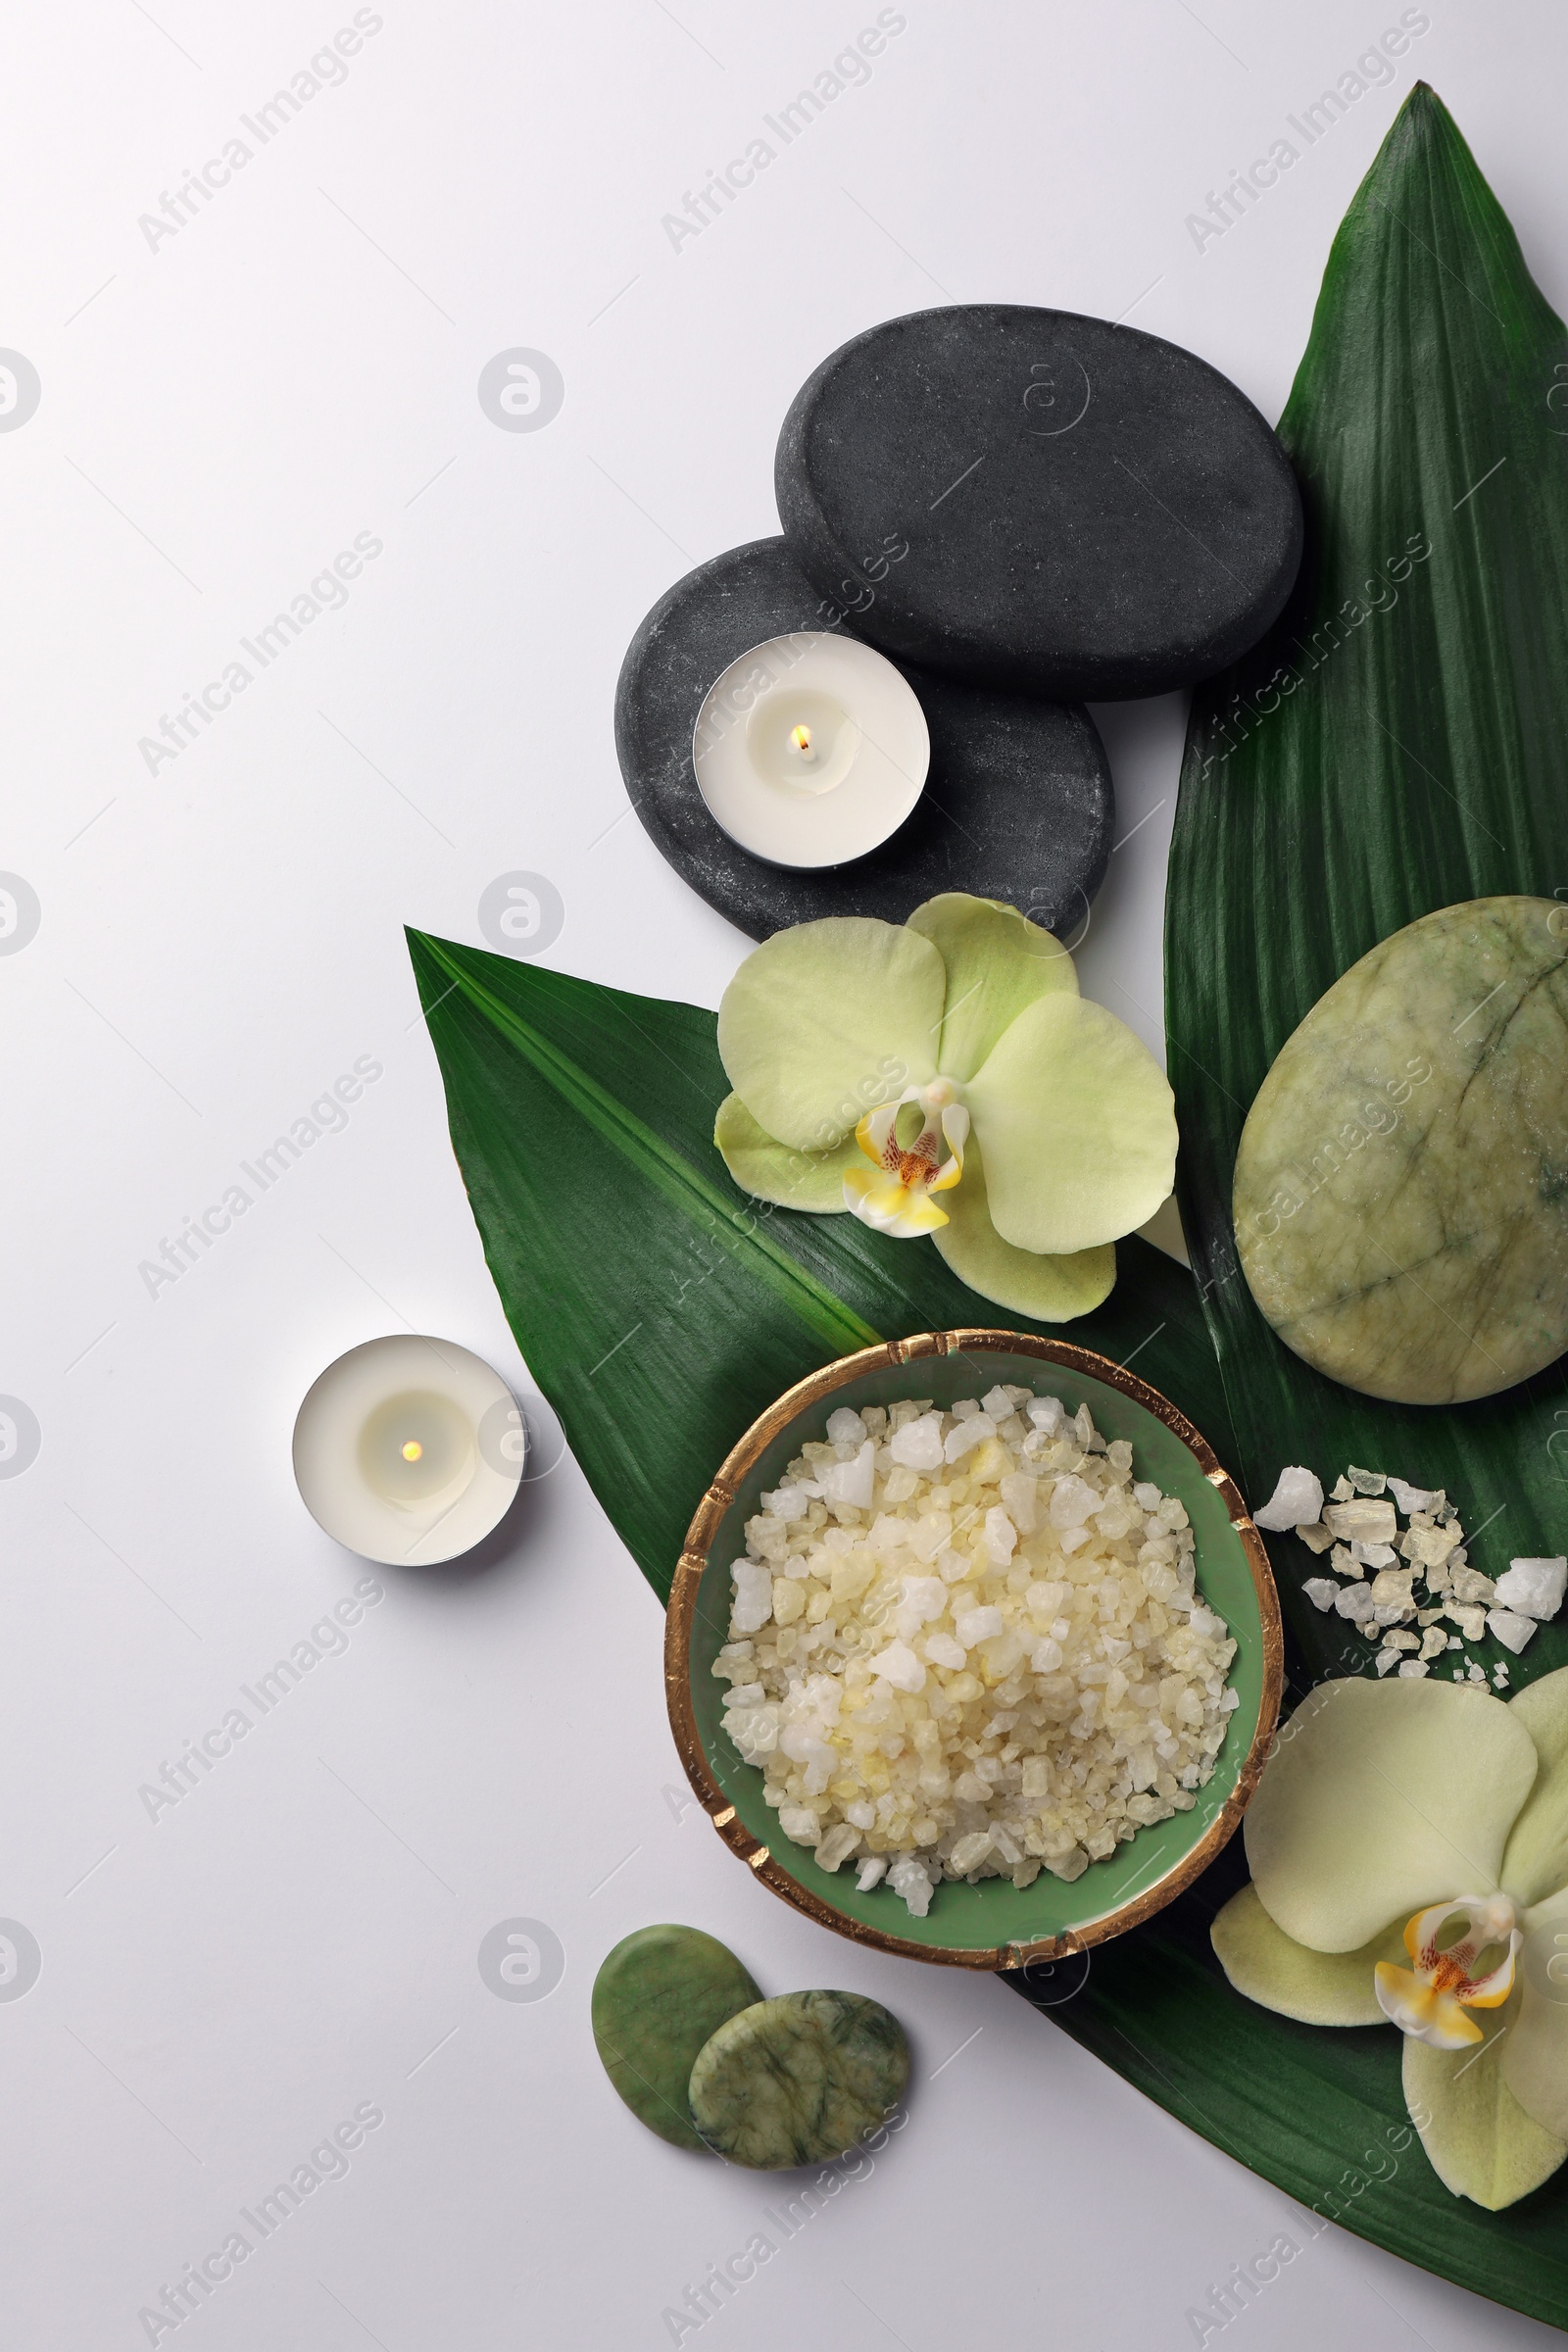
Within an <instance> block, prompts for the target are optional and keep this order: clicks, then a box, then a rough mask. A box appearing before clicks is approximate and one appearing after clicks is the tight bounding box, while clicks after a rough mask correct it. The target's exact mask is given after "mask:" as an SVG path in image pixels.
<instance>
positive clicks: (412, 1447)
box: [403, 1438, 424, 1462]
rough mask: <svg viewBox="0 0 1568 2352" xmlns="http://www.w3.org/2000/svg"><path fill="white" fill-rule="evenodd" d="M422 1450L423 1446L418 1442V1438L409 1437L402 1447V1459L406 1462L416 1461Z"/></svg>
mask: <svg viewBox="0 0 1568 2352" xmlns="http://www.w3.org/2000/svg"><path fill="white" fill-rule="evenodd" d="M423 1451H424V1447H423V1446H421V1445H420V1444H419V1441H418V1439H417V1438H411V1439H410V1440H409V1442H408V1444H407V1445H406V1446H404V1448H403V1459H404V1460H405V1461H406V1462H417V1460H418V1458H419V1456H420V1455H421V1454H422V1453H423Z"/></svg>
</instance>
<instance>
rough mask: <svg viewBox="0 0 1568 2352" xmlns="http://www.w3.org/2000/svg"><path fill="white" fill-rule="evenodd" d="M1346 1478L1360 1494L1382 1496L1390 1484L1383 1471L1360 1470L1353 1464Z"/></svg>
mask: <svg viewBox="0 0 1568 2352" xmlns="http://www.w3.org/2000/svg"><path fill="white" fill-rule="evenodd" d="M1346 1476H1347V1477H1348V1480H1349V1482H1350V1484H1351V1486H1352V1487H1353V1488H1354V1489H1355V1491H1356V1493H1357V1494H1358V1495H1381V1494H1382V1492H1383V1490H1384V1488H1385V1487H1386V1486H1387V1485H1388V1483H1389V1482H1388V1480H1387V1479H1386V1478H1385V1477H1384V1475H1383V1473H1382V1471H1381V1470H1358V1469H1357V1468H1356V1466H1355V1464H1354V1463H1353V1462H1352V1463H1351V1464H1350V1466H1349V1468H1348V1471H1347V1472H1346Z"/></svg>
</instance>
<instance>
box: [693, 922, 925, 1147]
mask: <svg viewBox="0 0 1568 2352" xmlns="http://www.w3.org/2000/svg"><path fill="white" fill-rule="evenodd" d="M946 989H947V973H946V970H945V969H944V966H943V962H942V957H941V956H940V955H939V954H938V953H937V951H936V949H935V948H934V947H933V946H932V945H931V942H930V941H929V940H928V939H922V938H921V937H920V935H919V933H918V932H916V931H909V930H907V929H906V928H905V926H904V925H903V924H902V923H882V922H877V921H875V920H874V919H873V918H872V917H870V916H868V915H830V916H828V917H826V918H825V919H824V920H823V921H821V922H815V923H801V924H798V925H797V926H796V927H795V929H793V930H790V931H776V932H775V933H774V934H773V937H772V938H771V939H767V940H764V941H763V942H762V945H761V946H760V948H758V949H756V950H754V952H753V953H752V954H751V955H750V956H747V958H746V961H745V962H744V963H743V964H742V965H741V968H740V970H739V971H738V972H737V973H736V974H735V977H734V979H733V980H731V982H730V984H729V986H728V988H726V989H725V991H724V995H723V998H722V1000H721V1002H720V1004H719V1007H718V1052H719V1058H720V1059H721V1060H722V1062H723V1064H724V1068H725V1070H726V1071H727V1072H728V1074H729V1082H730V1084H731V1086H732V1087H733V1088H734V1089H735V1092H736V1093H737V1094H738V1095H739V1096H740V1098H741V1101H742V1102H743V1103H745V1105H746V1107H747V1109H748V1110H749V1111H750V1112H751V1114H752V1116H753V1118H754V1119H756V1120H757V1121H758V1123H759V1125H760V1127H761V1128H762V1129H763V1131H764V1133H766V1134H768V1135H771V1136H773V1137H774V1138H776V1140H777V1141H778V1142H779V1143H781V1144H789V1145H791V1146H792V1147H793V1148H794V1149H795V1150H796V1151H797V1152H827V1151H831V1150H832V1149H833V1147H834V1145H836V1144H838V1143H840V1142H842V1140H843V1139H844V1137H845V1136H846V1135H848V1134H850V1133H851V1132H852V1130H853V1129H854V1128H855V1126H856V1125H857V1124H858V1121H859V1119H860V1118H861V1116H862V1115H863V1114H864V1112H865V1111H866V1110H867V1109H868V1108H869V1107H870V1106H871V1104H872V1103H880V1102H885V1101H886V1100H887V1098H888V1097H889V1096H890V1095H896V1094H898V1093H899V1092H900V1090H901V1089H902V1088H904V1087H905V1086H908V1085H916V1086H918V1085H922V1084H924V1082H925V1081H926V1080H927V1079H929V1078H932V1077H934V1076H935V1074H936V1066H937V1063H936V1047H937V1037H938V1033H939V1031H940V1029H941V1025H942V1000H943V996H944V994H945V992H946Z"/></svg>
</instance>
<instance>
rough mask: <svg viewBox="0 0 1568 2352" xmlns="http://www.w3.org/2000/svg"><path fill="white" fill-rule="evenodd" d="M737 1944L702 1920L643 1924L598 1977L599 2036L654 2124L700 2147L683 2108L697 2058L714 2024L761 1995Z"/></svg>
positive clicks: (640, 2114) (607, 2057) (616, 2077)
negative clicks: (708, 1932)
mask: <svg viewBox="0 0 1568 2352" xmlns="http://www.w3.org/2000/svg"><path fill="white" fill-rule="evenodd" d="M760 1997H761V1996H760V1993H759V1991H758V1988H757V1986H756V1985H754V1984H753V1983H752V1980H751V1978H750V1977H749V1976H748V1975H747V1973H746V1971H745V1969H744V1968H742V1966H741V1964H740V1962H739V1961H738V1960H737V1959H736V1957H735V1955H734V1953H733V1952H731V1951H728V1950H726V1948H725V1946H724V1945H723V1944H721V1943H719V1942H718V1941H717V1940H716V1938H715V1937H713V1936H705V1935H704V1934H703V1932H702V1930H701V1929H700V1928H680V1927H657V1928H639V1929H638V1930H637V1933H636V1934H635V1936H626V1937H625V1939H624V1941H622V1942H620V1943H617V1944H616V1946H615V1948H614V1950H613V1952H611V1953H609V1954H608V1955H607V1957H606V1959H605V1961H604V1964H603V1966H602V1967H601V1968H600V1971H599V1974H598V1976H597V1977H595V1979H594V1991H593V2027H594V2042H595V2045H596V2047H597V2048H598V2051H599V2055H600V2058H601V2059H602V2060H603V2062H604V2069H605V2072H606V2074H607V2075H608V2076H609V2077H610V2080H611V2081H612V2082H613V2084H614V2085H615V2088H616V2089H617V2090H618V2091H619V2093H620V2095H621V2097H622V2098H623V2099H624V2100H625V2102H626V2104H627V2106H628V2107H629V2108H630V2109H631V2111H632V2113H633V2115H635V2116H636V2117H637V2118H638V2119H639V2120H640V2121H641V2122H642V2123H645V2124H646V2125H647V2126H648V2129H649V2131H657V2132H658V2133H659V2136H660V2138H661V2139H667V2140H669V2141H670V2142H671V2144H672V2145H673V2146H675V2147H677V2148H700V2147H702V2145H703V2141H702V2139H701V2138H700V2137H699V2135H698V2133H697V2132H696V2131H694V2130H693V2129H692V2123H691V2118H690V2116H689V2114H688V2113H687V2108H686V2086H687V2084H688V2082H690V2081H691V2072H692V2062H693V2060H694V2059H695V2058H696V2056H697V2054H698V2052H699V2050H701V2049H702V2047H703V2044H704V2043H705V2042H706V2041H707V2040H708V2038H709V2036H710V2034H712V2033H713V2031H714V2030H715V2028H717V2027H719V2026H721V2025H722V2024H723V2023H724V2021H725V2019H726V2018H729V2017H733V2016H734V2015H735V2012H736V2010H737V2009H746V2008H749V2007H751V2005H752V2004H753V2003H754V2002H756V2001H758V2000H760Z"/></svg>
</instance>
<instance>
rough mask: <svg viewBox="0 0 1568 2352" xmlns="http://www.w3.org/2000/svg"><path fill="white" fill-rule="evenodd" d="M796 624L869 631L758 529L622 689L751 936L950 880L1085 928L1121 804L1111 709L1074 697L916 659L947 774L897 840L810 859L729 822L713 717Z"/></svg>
mask: <svg viewBox="0 0 1568 2352" xmlns="http://www.w3.org/2000/svg"><path fill="white" fill-rule="evenodd" d="M796 629H833V630H835V631H836V632H837V633H838V634H839V635H841V636H847V637H848V636H854V635H856V634H857V632H856V631H854V630H851V629H848V628H846V627H845V626H844V620H843V615H842V612H841V610H840V608H839V607H837V606H835V605H833V604H832V603H831V602H830V601H829V600H827V599H824V598H822V597H819V596H818V595H817V593H816V591H815V589H814V588H812V587H811V585H810V584H809V581H808V580H807V579H806V577H805V576H804V574H803V573H802V572H801V571H800V570H799V569H798V568H797V566H796V564H794V563H793V562H792V561H791V558H790V555H789V553H788V550H787V549H786V547H785V545H784V542H783V540H782V539H759V540H756V541H754V542H753V544H752V545H751V546H749V547H736V548H732V549H731V550H730V551H729V553H728V554H727V555H722V556H715V557H714V558H713V559H712V561H711V563H708V564H700V565H699V567H698V568H697V570H696V571H693V572H688V574H687V575H686V577H685V579H683V580H678V581H677V582H676V584H675V586H674V587H673V588H671V589H670V590H669V591H668V592H667V593H666V594H665V595H664V596H662V597H661V598H660V600H659V603H658V604H657V605H656V606H655V607H654V609H653V611H652V612H651V613H649V615H648V617H647V619H646V620H645V621H644V622H643V624H642V626H641V628H639V630H638V631H637V634H636V636H635V637H634V638H633V639H632V641H631V644H630V646H629V647H628V649H627V653H626V659H625V661H624V662H622V664H621V671H620V683H619V685H618V687H617V688H616V691H615V749H616V751H617V753H618V755H619V758H620V770H621V774H622V775H623V776H624V778H625V780H626V790H627V792H628V793H629V794H630V796H631V801H632V806H633V807H634V808H635V809H636V811H637V814H638V815H639V816H640V817H641V819H642V821H643V824H644V826H645V828H646V829H647V831H648V833H649V834H650V835H651V836H652V838H653V841H654V843H655V845H656V847H657V848H658V849H659V850H660V852H661V853H662V856H663V857H664V858H667V859H668V861H669V863H670V864H671V865H672V866H673V867H674V869H675V871H676V873H678V874H679V875H680V877H681V879H682V880H683V881H685V882H688V883H690V885H691V887H692V889H693V890H695V891H696V892H697V894H698V896H699V897H700V898H704V899H706V900H707V901H708V903H709V905H710V906H711V907H717V909H718V911H719V913H720V914H722V915H725V916H727V917H728V919H729V920H730V921H731V922H732V923H734V924H735V926H736V927H737V929H738V930H741V931H744V932H745V933H746V934H747V935H748V936H749V937H750V938H752V939H765V938H767V937H768V935H769V934H770V933H771V932H774V931H780V930H783V929H784V928H785V927H786V925H788V924H791V923H804V922H809V921H811V920H813V919H814V918H815V917H816V916H818V915H824V914H875V915H880V916H882V917H883V919H884V920H885V921H887V922H890V923H902V922H903V921H904V919H905V917H906V916H907V914H909V913H911V912H912V911H913V909H914V908H915V907H918V906H919V905H920V903H921V901H922V900H924V899H929V898H934V897H935V896H936V895H937V893H938V892H940V891H945V890H966V891H970V892H972V893H973V894H974V896H975V897H977V898H984V899H1003V900H1005V901H1006V902H1007V903H1008V904H1009V905H1011V906H1014V907H1021V908H1022V909H1023V910H1024V912H1025V913H1028V914H1031V915H1032V916H1033V918H1034V920H1035V921H1036V922H1038V923H1042V924H1044V925H1045V927H1046V928H1047V929H1048V930H1054V931H1057V932H1059V933H1062V934H1065V935H1066V936H1068V937H1069V938H1070V937H1072V936H1074V935H1075V933H1076V931H1077V930H1078V928H1079V927H1080V926H1081V925H1082V923H1083V920H1084V918H1085V916H1086V914H1087V913H1088V910H1089V903H1090V901H1091V900H1092V899H1093V897H1094V895H1095V892H1096V891H1097V890H1098V889H1099V887H1100V884H1101V881H1102V879H1103V875H1104V871H1105V861H1106V859H1107V858H1108V857H1109V855H1110V829H1111V819H1112V815H1113V806H1112V800H1111V788H1110V770H1109V768H1108V766H1107V764H1106V761H1105V753H1104V747H1103V744H1102V743H1101V740H1100V737H1099V734H1098V733H1097V732H1096V729H1095V725H1094V722H1093V720H1092V719H1091V718H1090V717H1089V715H1088V713H1087V711H1082V710H1079V709H1076V708H1074V707H1070V706H1068V705H1064V704H1061V703H1048V702H1042V701H1038V700H1036V699H1034V698H1033V697H1025V696H1022V695H1013V694H999V693H994V692H989V691H985V690H976V689H974V688H972V687H966V686H960V685H958V684H957V683H956V681H955V680H953V679H951V678H945V677H941V676H938V675H937V674H936V673H935V672H934V671H921V670H918V669H915V668H912V667H910V666H909V665H908V664H907V663H901V664H900V667H901V668H902V669H903V670H904V674H905V675H906V677H907V679H908V681H909V684H910V685H911V686H912V687H913V689H914V691H915V693H916V694H917V695H918V696H919V698H920V703H921V706H922V708H923V710H924V711H925V716H926V724H927V726H928V728H929V729H930V734H931V770H930V775H929V778H928V781H927V784H926V789H925V792H924V795H923V796H922V798H921V801H920V803H919V806H918V807H917V808H916V809H915V810H914V813H913V815H912V816H910V817H909V818H908V819H907V821H906V822H905V823H904V824H903V825H901V826H900V828H899V830H898V832H897V833H895V834H894V835H893V837H892V839H891V840H889V841H887V842H884V843H883V845H882V847H881V848H880V849H879V850H874V851H872V853H871V854H870V856H869V857H866V858H858V859H857V860H856V861H855V862H854V863H853V864H850V865H840V866H833V867H830V868H818V869H816V870H815V871H803V870H801V869H800V868H797V867H789V866H776V865H769V864H767V863H766V862H765V861H764V860H763V859H762V858H754V857H752V856H751V855H750V853H749V852H747V851H745V850H742V849H740V848H738V847H737V846H736V844H735V843H734V842H733V841H731V840H730V838H729V835H728V834H727V833H725V832H724V831H723V830H722V828H721V827H720V826H718V825H717V824H715V823H714V821H713V819H712V818H711V816H710V815H709V813H708V809H707V806H706V804H705V803H704V800H703V797H702V794H701V793H700V792H699V791H698V789H697V778H696V776H695V774H694V773H693V770H692V730H693V728H694V727H695V726H696V724H697V714H698V712H699V711H701V709H702V707H703V703H704V701H705V699H706V697H707V694H708V690H709V688H710V687H711V685H712V684H713V682H714V680H715V679H716V678H717V677H719V676H720V675H721V673H722V672H723V671H724V670H726V669H727V668H728V667H729V665H730V663H731V662H734V661H736V660H737V659H738V658H739V656H740V655H742V654H744V653H746V652H747V651H748V650H749V649H750V648H751V647H752V646H754V645H760V644H763V643H765V641H766V640H767V639H768V638H770V637H783V636H787V635H789V634H790V632H791V631H793V630H796Z"/></svg>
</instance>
